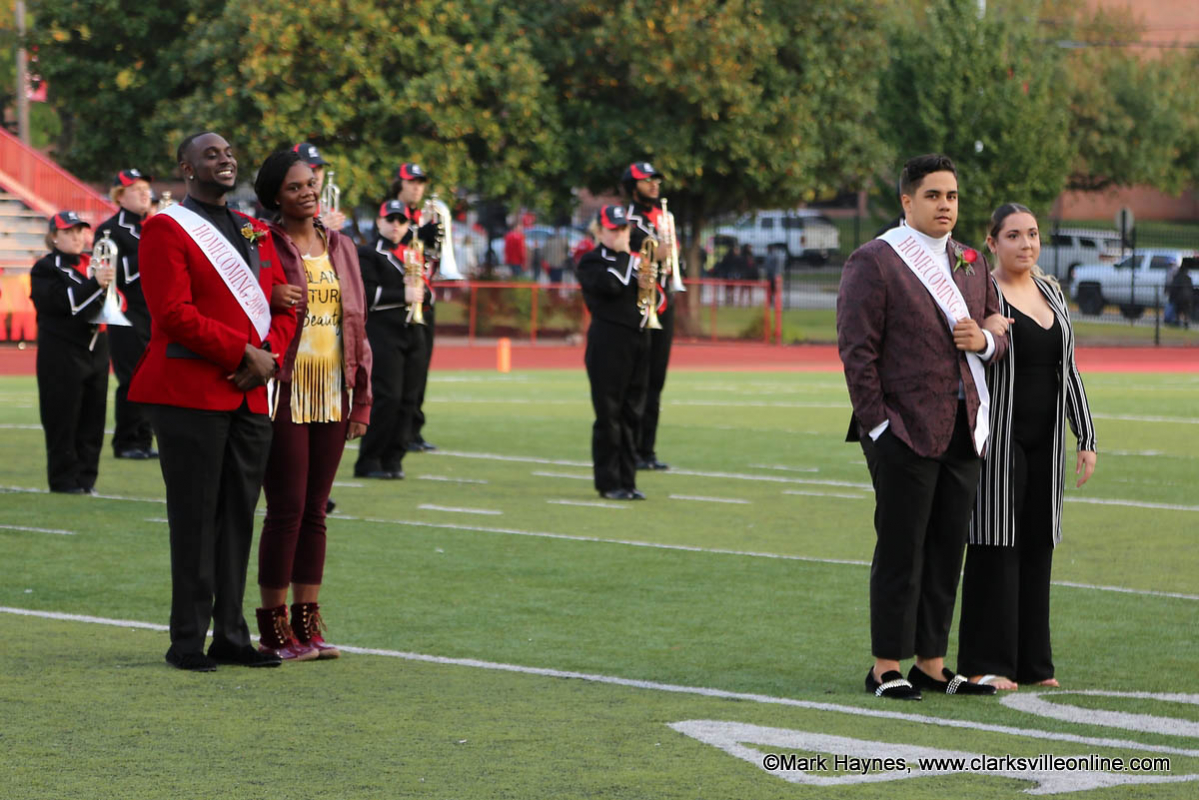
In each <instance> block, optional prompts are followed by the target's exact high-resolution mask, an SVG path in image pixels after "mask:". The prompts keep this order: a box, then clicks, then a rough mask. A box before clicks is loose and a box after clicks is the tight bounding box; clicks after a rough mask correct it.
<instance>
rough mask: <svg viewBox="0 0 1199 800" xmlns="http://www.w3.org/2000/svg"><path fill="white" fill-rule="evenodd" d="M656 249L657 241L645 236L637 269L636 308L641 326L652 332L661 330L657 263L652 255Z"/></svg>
mask: <svg viewBox="0 0 1199 800" xmlns="http://www.w3.org/2000/svg"><path fill="white" fill-rule="evenodd" d="M657 249H658V240H657V239H654V238H653V237H651V236H646V237H645V241H644V242H642V243H641V252H640V255H641V264H640V265H639V266H638V267H637V269H638V270H639V272H640V274H639V275H638V282H637V308H639V309H641V316H642V318H643V319H644V320H645V323H644V324H643V325H642V326H641V327H643V328H648V329H649V330H652V331H660V330H662V323H661V322H659V321H658V263H657V262H656V261H654V254H655V252H656V251H657Z"/></svg>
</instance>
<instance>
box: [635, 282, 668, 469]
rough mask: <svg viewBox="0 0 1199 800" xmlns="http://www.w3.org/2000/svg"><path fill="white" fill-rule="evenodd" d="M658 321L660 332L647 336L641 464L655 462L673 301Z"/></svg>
mask: <svg viewBox="0 0 1199 800" xmlns="http://www.w3.org/2000/svg"><path fill="white" fill-rule="evenodd" d="M676 296H677V295H676ZM658 321H659V322H661V323H662V330H660V331H650V332H649V386H648V388H647V389H646V395H645V414H644V415H642V417H641V433H640V436H639V437H638V440H637V457H638V458H639V459H640V460H641V461H652V460H654V459H655V458H657V453H656V452H655V451H654V445H655V443H656V442H657V440H658V414H659V412H660V410H661V407H662V387H664V386H665V385H666V367H667V366H668V365H669V364H670V345H671V343H672V342H673V341H674V298H673V297H672V298H671V300H670V302H669V303H667V304H666V311H664V312H663V313H661V314H659V315H658Z"/></svg>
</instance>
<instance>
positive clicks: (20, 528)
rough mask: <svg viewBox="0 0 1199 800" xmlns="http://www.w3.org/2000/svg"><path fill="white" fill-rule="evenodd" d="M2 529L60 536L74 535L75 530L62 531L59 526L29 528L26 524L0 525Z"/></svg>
mask: <svg viewBox="0 0 1199 800" xmlns="http://www.w3.org/2000/svg"><path fill="white" fill-rule="evenodd" d="M0 530H6V531H28V532H29V533H57V534H58V535H59V536H74V535H75V531H61V530H58V529H57V528H29V527H26V526H24V525H0Z"/></svg>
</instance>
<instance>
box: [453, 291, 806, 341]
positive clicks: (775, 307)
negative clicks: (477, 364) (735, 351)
mask: <svg viewBox="0 0 1199 800" xmlns="http://www.w3.org/2000/svg"><path fill="white" fill-rule="evenodd" d="M683 283H684V284H685V285H686V286H687V288H688V289H690V290H691V291H690V292H689V293H688V294H676V295H674V296H673V302H675V303H676V315H685V316H687V317H688V318H689V319H693V320H696V321H698V315H699V314H700V313H701V309H702V306H701V303H702V304H706V305H707V306H708V309H709V310H708V314H709V324H708V328H709V330H708V332H707V335H706V336H692V337H690V338H706V339H709V340H710V341H713V342H715V341H717V340H718V339H719V338H721V337H720V335H719V330H718V326H717V315H718V309H719V308H727V307H729V306H732V305H736V304H737V302H738V299H739V297H740V298H741V299H744V298H743V297H742V296H743V295H750V301H749V303H742V305H756V303H755V302H753V297H752V294H753V293H754V292H755V290H760V291H761V292H762V296H763V298H764V302H762V341H763V342H764V343H766V344H770V343H771V342H772V341H773V342H774V343H775V344H781V343H782V338H783V337H782V292H781V291H778V286H777V285H776V286H775V287H774V290H773V291H772V287H771V282H770V281H751V280H723V279H716V278H688V279H685V280H684V281H683ZM705 287H710V291H709V292H707V294H708V295H709V297H707V298H705V299H704V300H701V299H700V296H701V294H702V293H704V292H703V290H704V288H705ZM433 288H434V289H436V290H438V291H439V298H441V299H443V301H451V302H453V301H457V300H458V297H460V296H461V294H462V293H465V295H466V297H465V298H464V300H465V306H466V308H465V317H466V319H465V322H466V335H467V339H468V340H469V342H470V343H471V344H474V341H475V338H476V336H477V334H478V330H479V327H480V314H479V298H480V295H481V294H482V292H485V291H493V290H503V289H515V290H520V291H527V292H531V297H530V302H529V309H528V323H529V325H528V336H529V341H530V342H532V343H536V342H537V334H538V306H539V303H538V299H539V297H540V296H541V295H542V293H549V292H558V293H559V295H560V296H567V295H577V293H578V292H579V291H580V290H579V286H578V285H577V284H568V283H549V284H541V283H530V282H527V281H471V280H465V281H437V282H435V283H434V284H433ZM675 319H676V322H675V335H676V336H683V335H684V334H682V332H681V330H680V328H681V326H680V321H679V317H678V316H676V318H675ZM588 321H589V320H588V315H587V311H586V309H585V308H584V309H582V322H581V324H580V326H579V328H580V330H586V328H587V322H588ZM441 324H442V322H441V320H438V326H439V327H440V326H441ZM725 338H727V335H726V337H725Z"/></svg>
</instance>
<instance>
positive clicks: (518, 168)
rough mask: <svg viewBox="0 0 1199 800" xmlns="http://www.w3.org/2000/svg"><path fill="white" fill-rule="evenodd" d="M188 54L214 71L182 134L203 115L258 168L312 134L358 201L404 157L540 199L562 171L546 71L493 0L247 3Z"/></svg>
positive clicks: (483, 187)
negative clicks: (272, 154) (275, 153)
mask: <svg viewBox="0 0 1199 800" xmlns="http://www.w3.org/2000/svg"><path fill="white" fill-rule="evenodd" d="M186 58H187V59H188V65H189V69H190V70H191V71H192V72H193V73H197V74H203V75H205V76H206V77H205V79H204V80H203V81H201V82H200V83H199V84H198V85H197V87H196V89H195V91H194V92H192V93H191V95H190V96H189V97H188V98H187V99H186V100H185V101H184V102H183V103H181V104H180V106H179V108H178V110H177V111H176V112H175V113H174V115H173V116H174V120H173V122H174V126H175V128H174V131H173V134H174V135H175V136H176V137H178V136H181V135H184V134H185V133H186V132H187V131H188V130H189V129H191V128H193V127H194V126H195V123H196V121H198V120H204V121H205V124H206V125H207V126H209V127H212V128H214V129H218V130H220V131H222V132H223V133H225V135H226V136H227V137H228V138H229V139H230V140H231V141H234V142H235V143H236V144H237V145H238V147H239V151H240V152H241V153H242V154H243V163H244V164H246V165H247V166H251V165H256V164H258V163H260V162H261V160H262V159H263V158H264V157H265V156H266V155H268V154H269V152H270V151H271V150H272V149H274V148H276V147H280V146H287V145H290V144H292V143H294V142H297V141H301V140H305V141H310V142H313V143H314V144H317V145H318V146H320V147H321V149H322V153H323V154H324V155H325V156H326V158H328V159H329V160H330V161H331V162H332V164H333V169H335V170H336V171H337V172H338V174H339V176H340V180H339V183H341V184H342V185H343V187H344V191H345V195H344V196H343V201H344V202H348V203H349V204H356V203H360V202H369V203H374V202H378V200H380V199H381V198H382V197H383V196H384V194H385V193H386V191H387V187H388V185H389V183H390V181H391V179H392V177H393V176H394V172H395V168H396V166H397V165H398V164H399V163H400V162H401V161H408V160H413V161H419V162H421V163H422V164H424V165H425V166H426V167H427V168H428V169H429V170H430V173H431V180H432V183H433V186H434V187H440V188H441V189H442V191H443V192H444V191H445V190H446V189H448V188H452V187H458V186H464V187H471V188H473V189H476V190H478V191H480V192H481V193H483V194H484V195H486V196H492V197H504V198H512V199H515V200H525V201H528V202H529V203H530V204H534V203H536V202H537V200H538V194H539V190H538V187H539V185H540V184H542V183H543V182H544V180H545V176H546V175H547V174H548V173H550V172H556V171H559V170H560V169H561V166H562V161H561V145H560V141H561V137H560V133H559V125H558V121H557V111H556V108H555V105H554V102H553V99H552V97H551V96H550V94H549V91H548V89H547V87H546V85H545V76H544V73H543V71H542V69H541V66H540V65H539V64H538V63H537V62H536V61H535V60H534V58H533V56H532V53H531V48H530V46H529V44H528V38H527V37H526V36H525V33H524V31H523V30H522V28H521V26H520V22H519V20H517V18H516V17H515V15H514V14H513V13H511V12H510V11H508V10H506V8H505V7H504V5H503V4H502V3H498V2H493V1H492V0H448V1H447V0H438V1H437V2H433V1H432V0H419V1H418V2H411V3H405V4H381V3H378V2H372V1H368V0H345V1H344V2H336V3H313V4H309V5H297V4H295V3H293V2H289V1H288V0H263V2H257V3H254V4H253V5H252V7H247V6H245V5H242V4H235V5H230V6H229V7H228V8H227V9H226V11H225V13H224V14H223V15H222V16H221V17H220V18H218V19H216V20H214V21H212V22H211V23H210V24H209V25H208V26H207V27H206V28H205V29H204V31H203V32H202V34H201V35H200V36H199V38H198V39H197V41H196V42H194V43H193V44H192V46H190V47H189V48H188V50H187V52H186ZM246 162H248V164H247V163H246Z"/></svg>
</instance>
